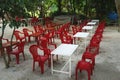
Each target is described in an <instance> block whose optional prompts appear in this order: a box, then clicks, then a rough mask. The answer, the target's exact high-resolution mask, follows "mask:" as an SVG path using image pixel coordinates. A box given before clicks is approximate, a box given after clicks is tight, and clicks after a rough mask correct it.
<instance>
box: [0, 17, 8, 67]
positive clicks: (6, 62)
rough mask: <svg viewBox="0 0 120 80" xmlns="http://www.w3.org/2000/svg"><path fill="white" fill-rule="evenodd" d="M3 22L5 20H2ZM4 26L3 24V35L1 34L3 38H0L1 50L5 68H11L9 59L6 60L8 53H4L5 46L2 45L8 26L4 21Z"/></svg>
mask: <svg viewBox="0 0 120 80" xmlns="http://www.w3.org/2000/svg"><path fill="white" fill-rule="evenodd" d="M2 21H3V18H2ZM2 24H3V25H2V34H1V36H0V49H1V54H2V57H3V59H4V63H5V67H6V68H9V63H8V60H7V58H6V53H5V51H4V49H3V45H2V38H3V36H4V30H5V27H6V25H7V24H6V23H5V22H4V21H3V23H2Z"/></svg>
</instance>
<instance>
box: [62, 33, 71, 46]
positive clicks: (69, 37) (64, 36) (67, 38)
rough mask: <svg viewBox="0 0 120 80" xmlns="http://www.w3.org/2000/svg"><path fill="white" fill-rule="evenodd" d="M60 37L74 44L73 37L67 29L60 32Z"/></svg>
mask: <svg viewBox="0 0 120 80" xmlns="http://www.w3.org/2000/svg"><path fill="white" fill-rule="evenodd" d="M60 39H61V42H62V43H67V44H73V38H72V37H71V35H69V33H67V32H65V31H63V32H62V33H61V34H60Z"/></svg>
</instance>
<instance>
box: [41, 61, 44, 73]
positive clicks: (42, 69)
mask: <svg viewBox="0 0 120 80" xmlns="http://www.w3.org/2000/svg"><path fill="white" fill-rule="evenodd" d="M40 68H41V73H42V74H43V73H44V63H41V64H40Z"/></svg>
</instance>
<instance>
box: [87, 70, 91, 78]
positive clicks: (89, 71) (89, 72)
mask: <svg viewBox="0 0 120 80" xmlns="http://www.w3.org/2000/svg"><path fill="white" fill-rule="evenodd" d="M87 72H88V80H90V75H91V70H88V71H87Z"/></svg>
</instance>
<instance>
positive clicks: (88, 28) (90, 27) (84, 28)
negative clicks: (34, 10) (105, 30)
mask: <svg viewBox="0 0 120 80" xmlns="http://www.w3.org/2000/svg"><path fill="white" fill-rule="evenodd" d="M82 29H83V30H89V31H91V34H92V31H93V30H92V29H93V26H84V27H83V28H82Z"/></svg>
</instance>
